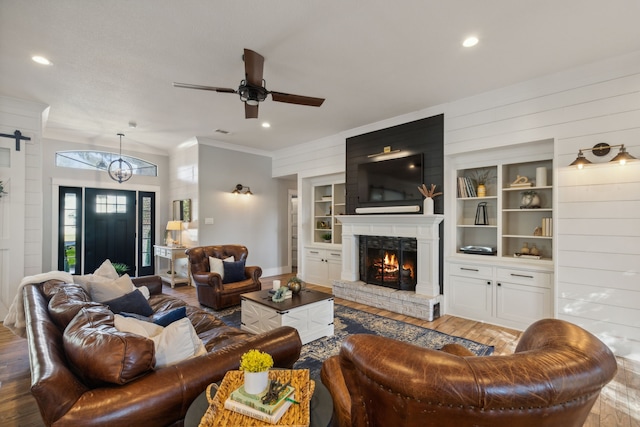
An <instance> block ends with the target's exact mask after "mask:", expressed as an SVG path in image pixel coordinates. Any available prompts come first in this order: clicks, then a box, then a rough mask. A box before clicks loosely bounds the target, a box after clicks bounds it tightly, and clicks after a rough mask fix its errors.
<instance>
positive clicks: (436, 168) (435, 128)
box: [345, 114, 444, 293]
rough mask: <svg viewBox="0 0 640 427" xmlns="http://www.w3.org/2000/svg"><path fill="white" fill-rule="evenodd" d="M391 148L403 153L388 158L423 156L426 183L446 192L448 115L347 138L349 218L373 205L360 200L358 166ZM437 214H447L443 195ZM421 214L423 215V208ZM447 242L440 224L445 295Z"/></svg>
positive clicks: (436, 210) (437, 202) (436, 202)
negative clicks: (445, 245) (445, 164)
mask: <svg viewBox="0 0 640 427" xmlns="http://www.w3.org/2000/svg"><path fill="white" fill-rule="evenodd" d="M387 146H390V147H391V149H392V150H401V151H400V153H398V154H394V155H387V156H386V157H387V158H391V157H392V156H395V157H401V156H408V155H411V154H418V153H423V164H424V166H423V168H424V170H423V174H424V179H423V181H422V182H423V183H424V184H427V185H430V184H436V186H437V191H443V184H444V114H439V115H437V116H433V117H427V118H425V119H420V120H416V121H413V122H409V123H403V124H401V125H397V126H393V127H390V128H386V129H381V130H377V131H374V132H369V133H365V134H363V135H358V136H354V137H351V138H347V145H346V165H345V172H346V213H347V215H356V208H357V207H360V206H363V207H365V206H371V204H368V205H367V204H360V203H359V201H358V183H357V179H358V165H359V164H361V163H367V162H372V161H375V160H380V158H385V157H376V158H370V157H368V156H369V155H370V154H375V153H381V152H382V151H383V150H384V147H387ZM387 203H388V204H387V206H398V205H402V204H407V203H403V202H394V203H393V204H390V202H387ZM410 204H415V203H410ZM377 206H383V204H377ZM434 211H435V213H437V214H444V198H443V197H442V196H438V197H436V198H435V199H434ZM419 214H420V215H422V206H421V211H420V212H419ZM443 241H444V224H443V223H440V242H439V250H440V257H439V258H440V266H439V270H440V293H442V282H443V265H444V263H443V258H444V256H443V255H444V250H443Z"/></svg>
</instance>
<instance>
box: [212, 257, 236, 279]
mask: <svg viewBox="0 0 640 427" xmlns="http://www.w3.org/2000/svg"><path fill="white" fill-rule="evenodd" d="M233 261H235V258H234V257H233V256H230V257H227V258H225V259H220V258H216V257H212V256H210V257H209V271H210V272H212V273H218V274H219V275H220V278H221V279H222V280H224V264H222V263H223V262H233Z"/></svg>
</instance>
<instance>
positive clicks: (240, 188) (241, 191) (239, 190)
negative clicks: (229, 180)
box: [231, 184, 253, 196]
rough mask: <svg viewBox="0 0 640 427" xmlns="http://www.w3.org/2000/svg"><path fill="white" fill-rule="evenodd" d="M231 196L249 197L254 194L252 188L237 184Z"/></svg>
mask: <svg viewBox="0 0 640 427" xmlns="http://www.w3.org/2000/svg"><path fill="white" fill-rule="evenodd" d="M231 194H246V195H247V196H251V195H252V194H253V193H252V192H251V188H250V187H245V186H243V185H242V184H237V185H236V188H234V189H233V191H232V192H231Z"/></svg>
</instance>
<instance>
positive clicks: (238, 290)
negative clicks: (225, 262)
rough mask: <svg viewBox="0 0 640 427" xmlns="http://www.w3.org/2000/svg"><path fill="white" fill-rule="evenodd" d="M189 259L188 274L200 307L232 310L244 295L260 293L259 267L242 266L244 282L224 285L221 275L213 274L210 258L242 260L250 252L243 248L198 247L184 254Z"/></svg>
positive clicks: (226, 246)
mask: <svg viewBox="0 0 640 427" xmlns="http://www.w3.org/2000/svg"><path fill="white" fill-rule="evenodd" d="M185 253H186V254H187V257H188V258H189V271H190V272H191V276H192V277H193V282H194V283H195V285H196V292H197V294H198V301H199V302H200V304H202V305H204V306H207V307H211V308H213V309H214V310H222V309H223V308H227V307H232V306H234V305H238V304H240V295H241V294H246V293H247V292H254V291H259V290H260V289H261V287H262V284H261V283H260V276H262V269H261V268H260V267H256V266H253V267H249V266H247V267H245V268H244V279H243V280H240V281H237V282H232V283H226V281H224V280H223V279H222V277H221V276H220V274H218V273H215V272H212V271H211V268H210V266H209V257H213V258H218V259H226V258H229V257H231V256H233V257H234V260H235V261H245V262H246V260H247V256H248V255H249V250H248V249H247V248H246V246H242V245H216V246H198V247H195V248H190V249H187V250H186V251H185Z"/></svg>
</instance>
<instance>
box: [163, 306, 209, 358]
mask: <svg viewBox="0 0 640 427" xmlns="http://www.w3.org/2000/svg"><path fill="white" fill-rule="evenodd" d="M151 339H152V340H153V343H154V345H155V348H156V365H155V367H156V368H162V367H164V366H170V365H175V364H176V363H178V362H181V361H183V360H186V359H190V358H192V357H198V356H202V355H203V354H206V353H207V349H206V348H205V347H204V344H203V343H202V340H201V339H200V337H198V334H196V330H195V329H194V328H193V325H192V324H191V321H190V320H189V318H187V317H185V318H184V319H180V320H177V321H175V322H173V323H172V324H170V325H169V326H167V327H166V328H164V330H163V331H162V332H161V333H160V334H158V335H156V336H153V337H151Z"/></svg>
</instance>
